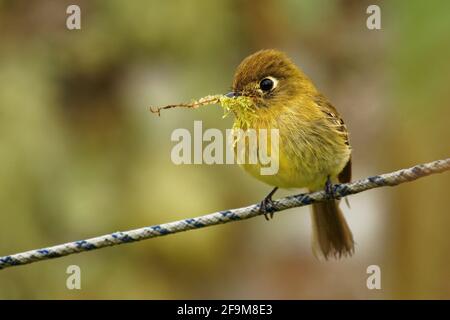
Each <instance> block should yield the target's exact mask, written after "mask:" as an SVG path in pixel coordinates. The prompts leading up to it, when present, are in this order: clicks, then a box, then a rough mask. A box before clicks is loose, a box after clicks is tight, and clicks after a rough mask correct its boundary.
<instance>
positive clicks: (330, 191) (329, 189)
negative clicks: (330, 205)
mask: <svg viewBox="0 0 450 320" xmlns="http://www.w3.org/2000/svg"><path fill="white" fill-rule="evenodd" d="M325 193H326V194H327V197H328V198H329V199H336V193H335V192H334V185H333V183H332V182H331V179H330V176H328V178H327V181H326V182H325Z"/></svg>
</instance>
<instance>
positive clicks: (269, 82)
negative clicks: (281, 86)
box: [259, 77, 278, 92]
mask: <svg viewBox="0 0 450 320" xmlns="http://www.w3.org/2000/svg"><path fill="white" fill-rule="evenodd" d="M277 82H278V81H277V80H276V79H274V78H272V77H267V78H264V79H262V80H261V81H260V82H259V88H260V89H261V90H262V91H264V92H269V91H271V90H273V89H274V88H275V87H276V85H277Z"/></svg>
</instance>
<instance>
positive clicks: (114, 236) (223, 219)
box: [0, 158, 450, 269]
mask: <svg viewBox="0 0 450 320" xmlns="http://www.w3.org/2000/svg"><path fill="white" fill-rule="evenodd" d="M449 169H450V158H448V159H445V160H437V161H433V162H429V163H426V164H420V165H416V166H414V167H411V168H407V169H402V170H398V171H395V172H391V173H386V174H382V175H377V176H373V177H368V178H366V179H362V180H357V181H355V182H351V183H346V184H336V185H334V186H333V195H334V197H335V198H337V199H338V198H342V197H345V196H348V195H351V194H355V193H359V192H363V191H366V190H370V189H373V188H379V187H384V186H396V185H398V184H401V183H404V182H410V181H414V180H416V179H418V178H421V177H425V176H428V175H430V174H435V173H440V172H444V171H447V170H449ZM329 199H330V196H329V195H327V194H326V193H325V191H318V192H313V193H301V194H298V195H293V196H289V197H286V198H281V199H278V200H274V203H273V209H274V212H278V211H282V210H286V209H289V208H294V207H302V206H306V205H310V204H311V203H314V202H319V201H324V200H329ZM260 214H261V213H260V212H259V204H254V205H251V206H248V207H243V208H238V209H230V210H224V211H219V212H215V213H211V214H207V215H204V216H200V217H196V218H189V219H183V220H178V221H174V222H169V223H164V224H160V225H154V226H149V227H144V228H139V229H134V230H130V231H123V232H120V231H118V232H114V233H111V234H107V235H103V236H99V237H95V238H91V239H87V240H79V241H74V242H68V243H64V244H60V245H56V246H52V247H48V248H42V249H36V250H31V251H26V252H22V253H17V254H12V255H8V256H4V257H0V269H5V268H8V267H14V266H19V265H24V264H29V263H33V262H37V261H43V260H47V259H52V258H59V257H64V256H68V255H71V254H74V253H79V252H83V251H91V250H96V249H101V248H105V247H110V246H115V245H119V244H124V243H130V242H135V241H141V240H145V239H150V238H156V237H160V236H165V235H168V234H173V233H177V232H182V231H188V230H192V229H200V228H204V227H209V226H214V225H217V224H222V223H228V222H232V221H237V220H244V219H249V218H253V217H256V216H258V215H260Z"/></svg>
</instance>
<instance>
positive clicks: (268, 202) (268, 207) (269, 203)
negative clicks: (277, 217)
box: [259, 187, 278, 221]
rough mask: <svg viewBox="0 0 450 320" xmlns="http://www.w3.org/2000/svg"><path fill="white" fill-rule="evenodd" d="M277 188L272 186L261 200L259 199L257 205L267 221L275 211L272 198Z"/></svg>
mask: <svg viewBox="0 0 450 320" xmlns="http://www.w3.org/2000/svg"><path fill="white" fill-rule="evenodd" d="M277 190H278V187H277V188H274V189H273V190H272V191H271V192H270V193H269V194H268V195H267V196H266V197H265V198H264V200H263V201H261V203H260V205H259V212H260V213H262V214H264V218H266V220H267V221H269V220H270V219H272V218H273V214H274V212H275V208H274V203H273V200H272V196H273V194H274V193H275V192H276V191H277Z"/></svg>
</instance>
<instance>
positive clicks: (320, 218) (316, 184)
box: [227, 50, 354, 259]
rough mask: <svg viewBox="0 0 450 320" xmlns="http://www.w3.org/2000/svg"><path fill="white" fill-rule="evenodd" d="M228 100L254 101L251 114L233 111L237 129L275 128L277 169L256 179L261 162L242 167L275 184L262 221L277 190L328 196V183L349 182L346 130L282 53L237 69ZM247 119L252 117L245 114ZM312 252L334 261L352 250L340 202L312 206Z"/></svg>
mask: <svg viewBox="0 0 450 320" xmlns="http://www.w3.org/2000/svg"><path fill="white" fill-rule="evenodd" d="M232 90H233V91H232V92H230V93H229V94H228V95H227V97H237V96H244V97H249V98H250V99H251V100H252V101H253V108H254V110H252V112H251V113H248V112H242V111H239V110H233V111H234V116H235V124H234V126H235V127H236V128H240V129H243V130H246V129H250V128H251V129H255V130H259V129H268V130H269V129H278V130H279V170H278V172H277V173H276V174H274V175H261V174H260V168H261V164H259V163H258V164H243V165H242V167H243V168H244V170H245V171H247V172H249V173H250V174H251V175H252V176H254V177H256V178H257V179H259V180H261V181H263V182H265V183H267V184H269V185H272V186H275V188H274V189H273V190H272V191H271V192H270V193H269V194H268V195H267V197H266V198H265V199H264V200H263V201H262V202H261V206H260V208H261V211H262V212H263V213H264V215H265V216H266V219H267V214H270V217H272V216H273V212H271V204H272V196H273V194H274V193H275V192H276V190H277V189H278V188H308V189H309V190H310V191H318V190H323V189H324V188H325V190H326V191H327V192H332V191H331V187H332V182H336V181H339V182H342V183H344V182H349V181H350V180H351V148H350V145H349V140H348V132H347V128H346V126H345V124H344V121H343V120H342V118H341V117H340V116H339V113H338V112H337V111H336V109H335V108H334V107H333V106H332V105H331V104H330V102H329V101H328V100H327V99H326V98H325V97H324V96H323V95H322V94H321V93H320V92H319V91H318V90H317V89H316V87H315V86H314V84H313V83H312V82H311V81H310V80H309V79H308V77H307V76H306V75H305V74H304V73H303V72H302V71H301V70H300V69H299V68H298V67H297V66H296V65H295V64H294V63H293V62H292V61H291V60H290V59H289V58H288V57H287V56H286V55H285V54H284V53H282V52H280V51H277V50H261V51H258V52H256V53H254V54H252V55H250V56H248V57H247V58H245V59H244V60H243V61H242V62H241V64H240V65H239V66H238V68H237V70H236V73H235V75H234V80H233V89H232ZM250 115H251V116H250ZM312 207H313V212H312V222H313V228H314V230H313V251H314V253H315V255H316V256H317V257H324V258H325V259H327V258H329V257H335V258H339V257H341V256H350V255H352V254H353V252H354V242H353V236H352V233H351V231H350V228H349V227H348V225H347V223H346V221H345V218H344V216H343V213H342V211H341V210H340V209H339V201H337V200H329V201H325V202H319V203H314V204H313V205H312Z"/></svg>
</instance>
